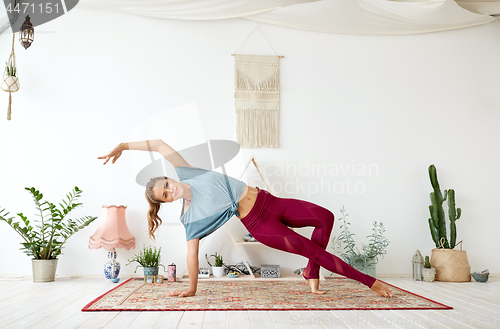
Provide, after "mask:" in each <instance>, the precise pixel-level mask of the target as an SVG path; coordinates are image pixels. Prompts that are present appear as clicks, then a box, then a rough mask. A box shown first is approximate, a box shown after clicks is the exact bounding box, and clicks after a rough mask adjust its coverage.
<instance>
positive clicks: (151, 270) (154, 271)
mask: <svg viewBox="0 0 500 329" xmlns="http://www.w3.org/2000/svg"><path fill="white" fill-rule="evenodd" d="M143 269H144V276H146V275H158V272H159V269H160V267H159V266H157V267H143Z"/></svg>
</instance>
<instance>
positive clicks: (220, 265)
mask: <svg viewBox="0 0 500 329" xmlns="http://www.w3.org/2000/svg"><path fill="white" fill-rule="evenodd" d="M210 257H214V258H215V263H214V265H212V264H210V262H209V261H208V257H207V255H206V254H205V258H206V260H207V263H208V265H210V266H212V274H213V275H214V277H216V278H220V277H223V276H224V260H223V259H222V256H221V255H220V254H217V252H216V253H215V255H210Z"/></svg>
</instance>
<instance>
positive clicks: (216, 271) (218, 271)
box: [212, 266, 224, 278]
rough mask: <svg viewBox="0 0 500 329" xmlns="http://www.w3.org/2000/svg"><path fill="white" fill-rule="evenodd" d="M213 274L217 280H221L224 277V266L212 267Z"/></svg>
mask: <svg viewBox="0 0 500 329" xmlns="http://www.w3.org/2000/svg"><path fill="white" fill-rule="evenodd" d="M212 274H213V275H214V277H215V278H221V277H223V276H224V266H212Z"/></svg>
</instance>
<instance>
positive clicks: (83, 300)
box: [0, 275, 500, 329]
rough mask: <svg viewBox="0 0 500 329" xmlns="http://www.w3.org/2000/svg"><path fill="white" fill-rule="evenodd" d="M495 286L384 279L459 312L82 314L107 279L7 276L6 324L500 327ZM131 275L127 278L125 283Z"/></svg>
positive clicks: (107, 285)
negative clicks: (48, 280)
mask: <svg viewBox="0 0 500 329" xmlns="http://www.w3.org/2000/svg"><path fill="white" fill-rule="evenodd" d="M498 277H499V276H498V275H493V276H490V279H489V281H488V282H487V283H477V282H475V281H474V279H472V280H473V281H472V282H470V283H448V282H432V283H427V282H417V281H413V280H412V279H411V278H408V277H389V276H380V277H378V278H379V279H381V280H383V281H386V282H387V283H390V284H393V285H395V286H397V287H399V288H401V289H405V290H408V291H411V292H413V293H416V294H419V295H421V296H424V297H427V298H430V299H432V300H435V301H437V302H440V303H443V304H446V305H449V306H452V307H453V308H454V309H453V310H442V311H436V310H422V311H206V312H205V311H187V312H181V311H171V312H81V309H82V308H83V307H84V306H85V305H86V304H87V303H89V302H90V301H92V300H93V299H94V298H96V297H98V296H100V295H102V294H103V293H105V292H106V291H108V290H109V289H111V288H113V287H114V286H116V285H115V284H113V283H111V282H109V280H105V279H103V278H101V277H83V278H76V279H70V278H56V281H55V282H51V283H33V282H32V281H31V278H30V277H23V278H14V277H0V328H2V329H5V328H16V329H21V328H36V329H42V328H62V329H69V328H107V329H108V328H120V329H124V328H141V329H142V328H169V329H170V328H179V329H180V328H203V329H208V328H215V329H222V328H227V329H229V328H235V329H247V328H248V329H267V328H311V329H318V328H485V329H488V328H500V280H499V279H498ZM124 279H125V278H122V280H124Z"/></svg>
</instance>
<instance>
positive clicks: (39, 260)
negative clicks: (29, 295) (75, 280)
mask: <svg viewBox="0 0 500 329" xmlns="http://www.w3.org/2000/svg"><path fill="white" fill-rule="evenodd" d="M25 190H27V191H29V192H30V193H31V195H32V197H33V201H34V202H35V204H36V209H37V210H38V212H39V214H38V215H39V216H40V220H36V222H39V225H34V224H35V223H31V222H30V221H29V220H28V218H27V217H26V216H24V215H23V213H18V214H17V215H18V216H19V217H20V218H21V220H22V222H15V221H14V217H8V215H9V213H8V212H7V213H4V211H5V209H2V208H0V220H2V221H4V222H6V223H7V224H9V226H10V227H12V228H13V229H14V230H15V231H16V232H17V233H18V234H19V235H20V236H21V237H22V238H23V240H24V242H21V244H22V245H23V247H22V248H21V250H24V252H25V253H26V254H28V256H33V259H32V261H31V263H32V268H33V282H50V281H54V279H55V275H56V269H57V260H58V258H57V256H59V255H60V254H61V249H62V247H63V245H64V244H65V243H66V241H68V239H69V238H70V237H71V236H72V235H73V234H75V233H76V232H78V231H79V230H81V229H82V228H84V227H85V226H87V225H89V224H90V223H92V222H93V221H94V220H95V219H96V218H97V217H91V216H84V217H81V218H78V219H69V218H66V216H67V215H68V214H69V213H70V212H71V211H72V210H73V209H75V208H76V207H78V206H80V205H81V203H77V202H76V200H77V199H78V198H79V197H80V194H81V193H82V191H81V190H80V189H79V188H78V187H76V186H75V188H74V189H73V191H70V192H69V193H68V194H67V195H66V197H67V202H66V200H65V199H63V200H62V202H63V203H64V205H62V204H61V203H59V205H60V206H61V209H58V208H56V206H55V205H54V204H52V203H50V202H48V201H42V198H43V194H42V193H40V192H39V191H38V190H36V189H35V188H34V187H32V188H27V187H26V188H25Z"/></svg>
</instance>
